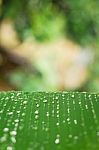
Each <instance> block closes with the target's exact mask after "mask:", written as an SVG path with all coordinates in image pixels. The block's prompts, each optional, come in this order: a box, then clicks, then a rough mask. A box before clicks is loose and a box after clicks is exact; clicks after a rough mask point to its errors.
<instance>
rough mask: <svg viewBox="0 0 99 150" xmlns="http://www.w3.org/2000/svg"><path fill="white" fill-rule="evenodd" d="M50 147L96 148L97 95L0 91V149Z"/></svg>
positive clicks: (40, 149) (98, 134)
mask: <svg viewBox="0 0 99 150" xmlns="http://www.w3.org/2000/svg"><path fill="white" fill-rule="evenodd" d="M51 149H53V150H98V149H99V95H98V94H89V93H85V92H84V93H78V92H76V93H74V92H73V93H72V92H69V93H68V92H52V93H47V92H31V93H29V92H1V93H0V150H51Z"/></svg>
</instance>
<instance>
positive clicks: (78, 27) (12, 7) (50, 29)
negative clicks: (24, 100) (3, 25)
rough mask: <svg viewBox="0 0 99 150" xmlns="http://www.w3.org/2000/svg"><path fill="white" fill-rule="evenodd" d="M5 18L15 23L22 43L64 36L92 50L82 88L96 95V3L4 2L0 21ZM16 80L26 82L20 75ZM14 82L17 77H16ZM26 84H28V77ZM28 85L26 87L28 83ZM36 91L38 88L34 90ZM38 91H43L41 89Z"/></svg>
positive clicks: (87, 0) (98, 85)
mask: <svg viewBox="0 0 99 150" xmlns="http://www.w3.org/2000/svg"><path fill="white" fill-rule="evenodd" d="M5 18H10V19H12V20H13V21H14V24H15V29H16V31H17V32H18V35H19V37H20V39H21V40H24V39H26V38H28V37H32V38H33V39H35V40H37V41H50V40H53V39H55V38H58V37H60V36H62V35H63V36H64V33H65V35H66V37H68V38H71V39H72V40H74V41H76V42H77V43H79V44H81V45H84V46H86V47H88V46H89V47H91V48H92V49H93V52H94V54H95V60H94V62H93V64H91V66H90V73H89V76H90V78H89V80H88V81H87V83H86V84H85V87H81V88H83V89H85V90H92V91H98V89H99V78H98V76H99V67H98V65H99V61H98V59H99V54H98V42H99V1H98V0H79V1H78V0H61V1H60V0H21V1H20V0H9V1H8V0H3V3H2V16H1V19H2V20H3V19H5ZM16 74H17V73H16ZM19 76H20V77H22V78H26V77H23V75H19ZM15 78H18V76H17V75H16V77H15ZM12 79H13V78H12ZM17 80H18V79H17ZM20 80H21V79H20ZM29 80H30V82H31V77H29ZM39 80H40V79H39V78H37V80H36V79H35V78H34V80H33V86H34V85H37V84H36V83H35V82H37V83H39V85H40V82H39ZM21 81H22V80H21ZM21 81H20V84H21ZM27 82H28V83H29V81H27ZM22 83H23V81H22ZM41 83H42V82H41ZM15 84H16V83H15ZM31 84H32V83H31ZM44 86H45V85H44ZM19 87H21V85H19ZM24 87H25V86H24ZM45 87H46V86H45ZM21 88H22V87H21ZM33 88H34V87H33ZM34 89H35V88H34ZM36 89H39V88H38V87H36ZM40 89H42V88H41V87H40Z"/></svg>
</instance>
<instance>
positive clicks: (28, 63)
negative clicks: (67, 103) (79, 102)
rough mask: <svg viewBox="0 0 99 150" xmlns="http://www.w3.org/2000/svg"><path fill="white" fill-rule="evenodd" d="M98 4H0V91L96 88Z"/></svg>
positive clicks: (39, 0) (24, 0)
mask: <svg viewBox="0 0 99 150" xmlns="http://www.w3.org/2000/svg"><path fill="white" fill-rule="evenodd" d="M98 42H99V1H98V0H79V1H78V0H61V1H60V0H21V1H20V0H0V90H24V91H42V90H47V91H57V90H58V91H63V90H67V91H90V92H98V89H99V52H98V49H99V44H98Z"/></svg>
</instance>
